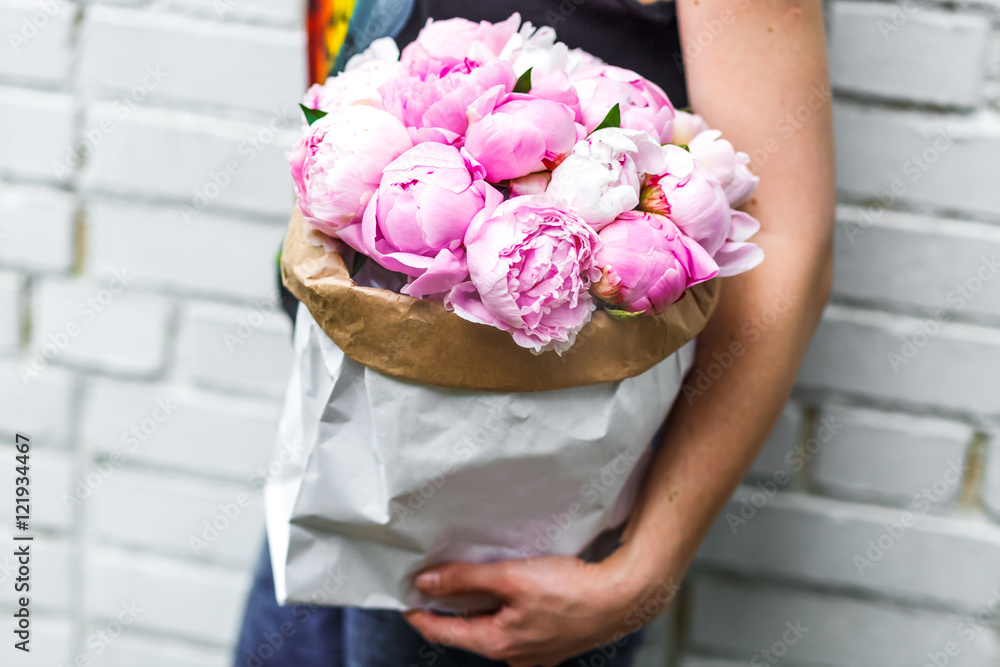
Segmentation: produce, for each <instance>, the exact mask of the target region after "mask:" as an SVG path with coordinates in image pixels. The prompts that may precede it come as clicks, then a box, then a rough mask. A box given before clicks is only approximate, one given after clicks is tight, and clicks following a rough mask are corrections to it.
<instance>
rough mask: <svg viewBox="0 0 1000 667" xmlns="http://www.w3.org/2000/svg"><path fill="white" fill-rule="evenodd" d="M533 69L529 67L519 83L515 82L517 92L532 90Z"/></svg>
mask: <svg viewBox="0 0 1000 667" xmlns="http://www.w3.org/2000/svg"><path fill="white" fill-rule="evenodd" d="M531 70H532V68H531V67H529V68H528V71H527V72H525V73H524V74H522V75H521V76H520V77H519V78H518V79H517V83H515V84H514V92H515V93H530V92H531Z"/></svg>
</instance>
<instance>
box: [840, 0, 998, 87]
mask: <svg viewBox="0 0 1000 667" xmlns="http://www.w3.org/2000/svg"><path fill="white" fill-rule="evenodd" d="M830 19H831V24H830V37H831V39H830V79H831V82H832V83H833V85H834V87H835V88H838V89H840V90H845V91H850V92H854V93H863V94H869V95H876V96H879V97H888V98H895V99H900V100H904V101H907V102H910V101H919V102H925V103H928V104H938V105H953V106H960V107H971V106H975V105H976V103H977V102H978V101H979V98H980V93H979V89H980V86H981V85H982V82H983V76H984V73H985V68H986V53H987V44H988V40H989V34H990V24H989V21H988V20H987V19H986V18H985V17H981V16H969V15H962V14H955V13H946V12H940V11H926V10H922V9H917V8H916V6H915V5H910V6H906V7H901V6H899V5H894V4H881V3H870V2H836V3H833V4H832V5H831V13H830Z"/></svg>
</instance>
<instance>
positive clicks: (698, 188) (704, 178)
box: [640, 148, 732, 256]
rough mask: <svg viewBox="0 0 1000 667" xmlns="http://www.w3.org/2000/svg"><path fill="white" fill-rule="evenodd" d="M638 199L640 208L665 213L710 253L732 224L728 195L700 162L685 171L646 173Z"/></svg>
mask: <svg viewBox="0 0 1000 667" xmlns="http://www.w3.org/2000/svg"><path fill="white" fill-rule="evenodd" d="M678 150H684V149H683V148H679V149H678ZM641 199H642V203H641V204H640V208H641V209H642V210H644V211H648V212H650V213H659V214H661V215H665V216H667V217H668V218H670V219H671V220H672V221H673V223H674V224H675V225H677V226H678V227H679V228H680V230H681V231H682V232H684V233H685V234H686V235H688V236H690V237H691V238H692V239H694V240H695V241H697V242H698V243H700V244H701V245H702V247H703V248H705V250H707V251H708V253H709V254H710V255H713V256H714V255H715V253H716V252H718V250H719V248H721V247H722V244H723V243H725V241H726V238H727V236H728V234H729V228H730V226H731V225H732V210H731V209H730V207H729V199H727V198H726V193H725V191H724V190H723V189H722V185H720V184H719V181H718V180H717V179H716V178H715V176H713V175H712V174H711V173H710V172H709V171H708V170H707V169H705V168H704V167H702V166H701V165H697V164H695V165H694V167H693V169H691V171H690V172H689V173H687V174H676V173H670V172H669V171H668V172H665V173H661V174H656V175H650V176H647V177H646V181H645V185H644V186H643V189H642V197H641Z"/></svg>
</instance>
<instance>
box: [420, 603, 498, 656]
mask: <svg viewBox="0 0 1000 667" xmlns="http://www.w3.org/2000/svg"><path fill="white" fill-rule="evenodd" d="M403 616H404V617H405V618H406V620H407V621H408V622H409V623H410V625H412V626H413V627H414V628H416V630H417V632H419V633H420V634H421V636H423V638H424V639H426V640H427V641H429V642H431V643H432V644H442V645H444V646H450V647H454V648H459V649H462V650H464V651H472V652H473V653H478V654H480V655H483V656H486V657H487V658H491V659H493V660H501V659H503V648H504V646H505V644H504V642H505V641H506V640H505V637H504V633H503V632H502V631H501V630H500V629H499V628H498V627H497V625H496V623H495V622H494V618H493V617H492V616H480V617H477V618H456V617H454V616H439V615H437V614H434V613H431V612H427V611H418V610H417V611H407V612H404V613H403Z"/></svg>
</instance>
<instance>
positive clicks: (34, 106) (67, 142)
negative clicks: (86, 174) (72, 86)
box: [0, 87, 74, 181]
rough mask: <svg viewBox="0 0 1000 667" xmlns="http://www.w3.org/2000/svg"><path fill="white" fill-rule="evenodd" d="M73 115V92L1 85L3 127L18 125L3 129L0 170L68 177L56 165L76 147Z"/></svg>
mask: <svg viewBox="0 0 1000 667" xmlns="http://www.w3.org/2000/svg"><path fill="white" fill-rule="evenodd" d="M73 115H74V102H73V98H72V97H70V96H69V95H63V94H61V93H46V92H40V91H35V90H23V89H19V88H7V87H0V127H6V128H12V127H16V128H17V132H10V131H6V132H0V170H2V171H5V172H8V173H11V174H14V175H16V176H26V177H30V178H41V179H46V180H50V181H60V180H65V175H64V174H62V173H61V172H59V170H57V169H55V168H54V165H55V164H56V163H58V162H60V161H62V160H64V159H65V155H66V153H67V152H68V151H72V150H73V141H74V135H73ZM70 171H72V170H71V169H70Z"/></svg>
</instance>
